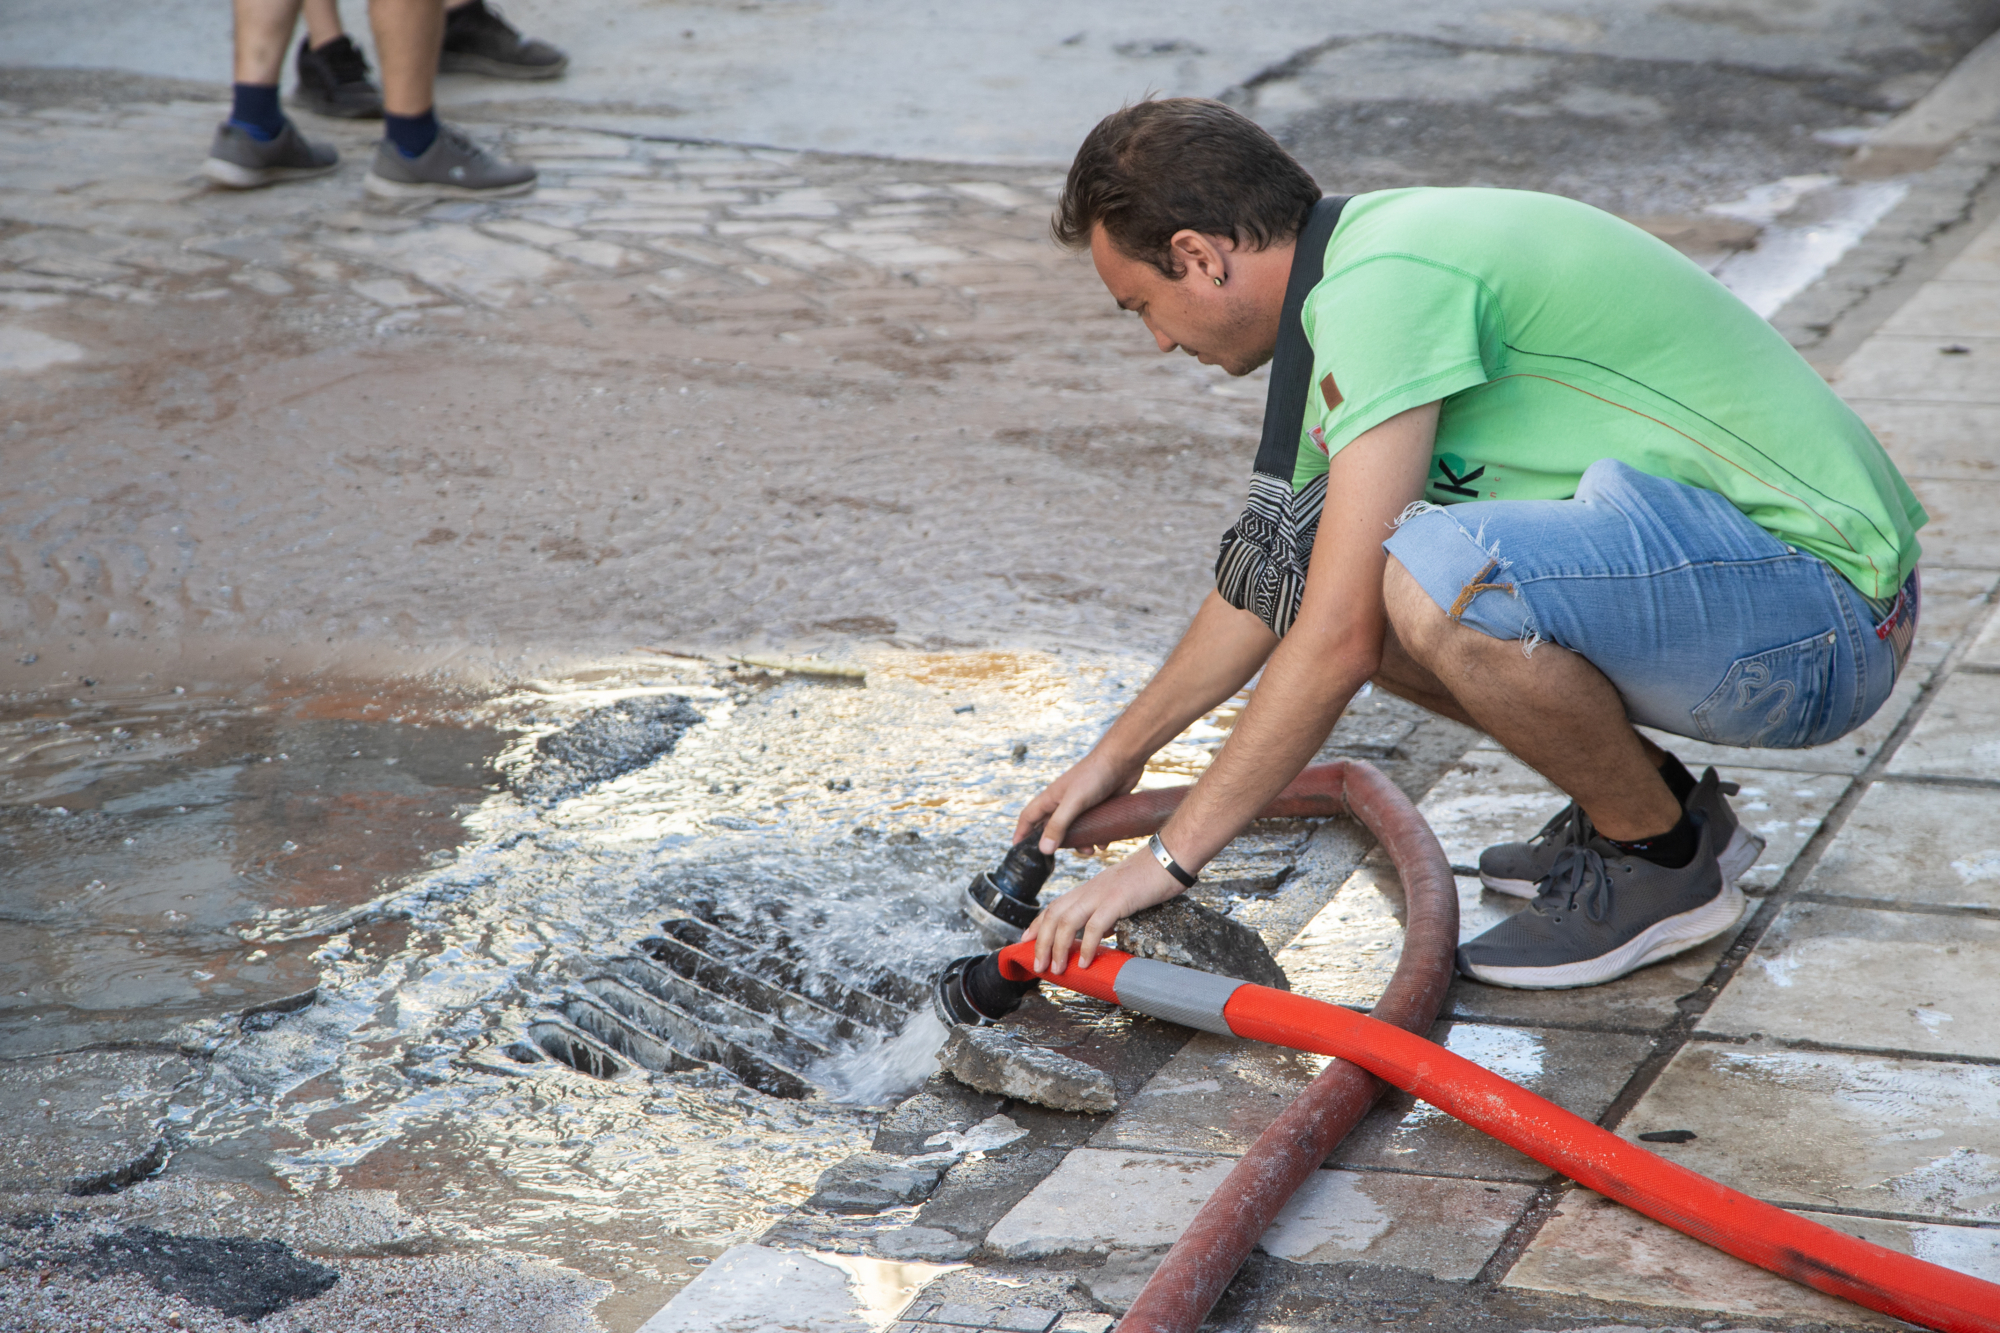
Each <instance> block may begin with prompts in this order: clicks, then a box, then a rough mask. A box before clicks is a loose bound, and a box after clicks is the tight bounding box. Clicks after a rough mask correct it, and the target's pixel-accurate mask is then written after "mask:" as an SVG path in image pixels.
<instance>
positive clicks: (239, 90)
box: [229, 83, 285, 143]
mask: <svg viewBox="0 0 2000 1333" xmlns="http://www.w3.org/2000/svg"><path fill="white" fill-rule="evenodd" d="M229 123H230V124H232V125H234V126H237V127H238V128H239V129H241V130H242V131H243V132H244V133H245V134H248V135H249V136H250V137H251V138H253V139H256V140H259V141H260V142H263V143H269V142H271V140H273V139H275V138H277V137H278V136H279V135H281V134H283V133H284V132H285V113H284V111H283V110H282V109H281V108H280V107H279V106H278V85H277V84H275V83H239V84H236V85H235V87H234V90H233V96H232V98H231V102H230V107H229Z"/></svg>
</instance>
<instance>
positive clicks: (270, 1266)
mask: <svg viewBox="0 0 2000 1333" xmlns="http://www.w3.org/2000/svg"><path fill="white" fill-rule="evenodd" d="M77 1261H78V1263H79V1264H80V1265H81V1266H82V1267H83V1268H84V1269H85V1270H86V1271H88V1272H89V1274H90V1276H91V1277H93V1278H100V1277H108V1276H110V1275H112V1274H114V1273H129V1274H132V1275H134V1276H136V1277H142V1278H144V1279H146V1281H148V1282H150V1283H152V1285H153V1288H154V1289H155V1290H156V1291H158V1292H160V1294H162V1295H164V1296H178V1297H180V1298H181V1299H183V1300H188V1301H194V1302H196V1303H197V1304H200V1305H206V1306H208V1307H209V1308H210V1309H212V1310H216V1311H218V1312H220V1313H222V1314H224V1315H227V1316H228V1317H230V1318H232V1319H241V1320H243V1321H245V1322H246V1323H252V1324H254V1323H256V1322H257V1321H258V1320H259V1319H262V1318H263V1317H264V1316H265V1315H268V1314H273V1313H275V1312H277V1311H279V1310H282V1309H284V1308H285V1307H286V1306H288V1305H291V1304H293V1303H294V1302H296V1301H305V1300H311V1299H312V1298H313V1297H315V1296H317V1295H319V1294H320V1293H322V1292H324V1291H325V1290H326V1289H327V1288H328V1287H331V1286H332V1285H333V1284H334V1283H335V1282H338V1281H339V1280H340V1274H339V1273H337V1272H335V1271H334V1270H333V1269H331V1268H328V1267H326V1266H324V1265H322V1264H316V1263H313V1262H312V1261H311V1260H308V1259H301V1258H299V1257H298V1256H297V1255H295V1254H293V1253H292V1252H291V1250H290V1249H289V1248H288V1247H287V1246H286V1245H285V1243H284V1242H283V1241H276V1240H250V1239H248V1238H247V1237H242V1236H225V1237H223V1238H221V1239H209V1238H207V1237H198V1236H174V1235H169V1234H168V1233H166V1232H164V1231H155V1230H153V1229H152V1228H151V1227H130V1228H127V1229H126V1230H124V1231H120V1232H118V1233H116V1234H115V1235H110V1236H98V1237H96V1238H95V1239H93V1240H92V1241H91V1247H90V1252H89V1253H88V1254H84V1255H79V1256H78V1259H77Z"/></svg>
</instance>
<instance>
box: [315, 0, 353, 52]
mask: <svg viewBox="0 0 2000 1333" xmlns="http://www.w3.org/2000/svg"><path fill="white" fill-rule="evenodd" d="M305 13H306V40H307V41H309V42H311V43H312V44H313V45H314V46H325V45H326V44H327V43H328V42H330V41H333V40H334V39H335V38H338V37H345V36H346V35H347V29H346V28H344V27H342V26H341V22H340V5H339V3H338V0H305Z"/></svg>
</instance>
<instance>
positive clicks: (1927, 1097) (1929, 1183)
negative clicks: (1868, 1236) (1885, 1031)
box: [1619, 1041, 2000, 1221]
mask: <svg viewBox="0 0 2000 1333" xmlns="http://www.w3.org/2000/svg"><path fill="white" fill-rule="evenodd" d="M1673 1130H1687V1131H1690V1132H1692V1133H1693V1134H1694V1135H1695V1137H1694V1138H1693V1139H1692V1140H1690V1141H1688V1142H1686V1143H1679V1144H1648V1145H1647V1146H1648V1147H1649V1148H1651V1149H1653V1150H1654V1151H1657V1152H1659V1153H1660V1154H1661V1155H1662V1156H1664V1157H1668V1158H1670V1159H1671V1160H1673V1161H1676V1162H1679V1163H1681V1164H1682V1165H1683V1166H1687V1167H1690V1168H1692V1169H1693V1170H1696V1171H1699V1172H1701V1173H1702V1174H1704V1175H1707V1176H1711V1177H1713V1178H1715V1179H1716V1180H1720V1181H1722V1182H1723V1183H1725V1184H1728V1185H1732V1186H1734V1187H1735V1188H1737V1189H1740V1190H1743V1191H1744V1192H1745V1193H1748V1194H1754V1195H1756V1196H1758V1197H1759V1198H1764V1199H1769V1200H1771V1201H1772V1202H1774V1203H1779V1204H1783V1205H1784V1206H1786V1207H1806V1208H1810V1207H1815V1206H1817V1207H1837V1208H1849V1209H1856V1210H1865V1211H1870V1212H1884V1213H1893V1214H1901V1215H1903V1216H1906V1217H1911V1218H1915V1219H1918V1220H1923V1219H1937V1220H1943V1221H1951V1220H1956V1219H1974V1220H1980V1221H2000V1066H1994V1065H1973V1064H1958V1063H1953V1062H1949V1061H1943V1060H1924V1059H1900V1058H1897V1057H1894V1056H1882V1055H1859V1054H1851V1053H1848V1052H1842V1051H1801V1050H1785V1049H1782V1048H1777V1047H1771V1046H1764V1045H1754V1044H1753V1045H1726V1044H1723V1043H1720V1042H1713V1041H1694V1042H1690V1043H1689V1044H1688V1045H1687V1046H1685V1047H1683V1048H1682V1049H1681V1050H1680V1051H1679V1052H1678V1053H1677V1054H1676V1055H1675V1056H1674V1058H1673V1061H1672V1063H1670V1064H1669V1065H1668V1066H1667V1068H1666V1070H1665V1071H1663V1072H1662V1073H1661V1075H1660V1077H1659V1079H1658V1080H1657V1081H1656V1082H1655V1083H1654V1084H1653V1086H1652V1087H1651V1088H1650V1089H1648V1090H1647V1092H1646V1095H1645V1096H1644V1097H1642V1098H1640V1100H1639V1103H1638V1105H1636V1106H1635V1107H1633V1109H1632V1111H1631V1112H1630V1113H1629V1114H1628V1115H1626V1117H1625V1118H1624V1120H1623V1121H1622V1122H1621V1123H1620V1125H1619V1133H1620V1134H1622V1135H1624V1136H1625V1137H1627V1138H1633V1139H1636V1138H1637V1136H1638V1135H1640V1134H1644V1133H1655V1132H1662V1131H1673Z"/></svg>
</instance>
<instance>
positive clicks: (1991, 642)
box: [1965, 616, 2000, 668]
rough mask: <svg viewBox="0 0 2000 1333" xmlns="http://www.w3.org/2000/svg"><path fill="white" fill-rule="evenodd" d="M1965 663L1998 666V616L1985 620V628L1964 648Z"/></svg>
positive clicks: (1999, 618) (1999, 649)
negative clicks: (1970, 644) (1969, 645)
mask: <svg viewBox="0 0 2000 1333" xmlns="http://www.w3.org/2000/svg"><path fill="white" fill-rule="evenodd" d="M1965 661H1966V664H1967V665H1969V666H1970V665H1976V666H1985V667H1995V668H2000V616H1993V617H1991V618H1990V619H1988V620H1987V622H1986V628H1985V629H1983V630H1981V631H1980V632H1979V637H1978V638H1976V639H1974V640H1973V641H1972V646H1971V647H1970V648H1968V649H1967V650H1966V653H1965Z"/></svg>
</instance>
